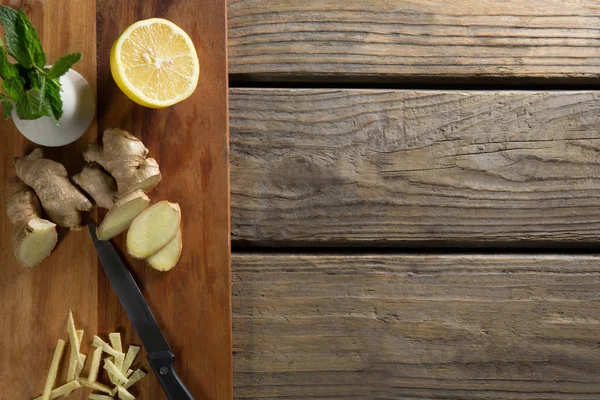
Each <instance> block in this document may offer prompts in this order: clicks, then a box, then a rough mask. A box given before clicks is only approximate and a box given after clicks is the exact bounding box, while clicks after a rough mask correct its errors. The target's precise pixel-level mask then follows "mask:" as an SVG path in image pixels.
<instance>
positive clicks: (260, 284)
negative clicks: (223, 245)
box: [233, 254, 600, 400]
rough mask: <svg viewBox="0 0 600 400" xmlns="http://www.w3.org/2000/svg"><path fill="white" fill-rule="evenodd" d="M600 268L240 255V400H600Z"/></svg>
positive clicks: (510, 259)
mask: <svg viewBox="0 0 600 400" xmlns="http://www.w3.org/2000/svg"><path fill="white" fill-rule="evenodd" d="M599 284H600V257H598V256H577V257H570V256H529V255H528V256H492V255H487V256H477V255H454V256H447V255H438V256H435V255H404V256H394V255H388V256H378V255H368V256H357V255H337V256H336V255H316V256H315V255H313V256H311V255H298V254H283V255H266V254H234V258H233V313H234V317H233V337H234V371H235V379H234V386H235V395H236V398H237V399H284V398H285V399H294V400H301V399H311V400H313V399H320V400H325V399H415V400H416V399H453V400H475V399H477V400H481V399H528V400H541V399H561V400H574V399H593V398H598V397H600V377H599V376H598V368H600V351H599V350H598V337H599V335H600V324H599V321H600V295H599V294H598V290H597V287H598V285H599Z"/></svg>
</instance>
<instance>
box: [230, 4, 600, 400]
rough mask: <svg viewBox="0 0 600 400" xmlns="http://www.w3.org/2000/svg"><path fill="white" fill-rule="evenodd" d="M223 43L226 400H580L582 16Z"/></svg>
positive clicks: (545, 8)
mask: <svg viewBox="0 0 600 400" xmlns="http://www.w3.org/2000/svg"><path fill="white" fill-rule="evenodd" d="M228 24H229V26H228V29H229V31H228V36H229V72H230V86H231V89H230V127H231V139H230V141H231V196H232V197H231V207H232V208H231V212H232V239H233V250H234V253H233V351H234V393H235V397H236V398H237V399H253V400H255V399H283V398H285V399H295V400H300V399H302V400H308V399H319V400H324V399H346V400H347V399H460V400H467V399H468V400H475V399H573V400H574V399H595V398H600V374H598V371H599V368H600V350H599V348H598V338H600V323H599V321H600V291H599V290H598V287H599V284H600V258H599V257H598V254H597V246H598V244H599V243H600V207H599V206H600V178H599V177H600V112H599V111H600V92H598V91H597V90H595V89H597V88H598V83H597V82H598V78H599V77H600V47H599V46H598V38H599V37H600V30H599V28H600V5H599V4H598V2H597V1H591V0H582V1H568V0H567V1H565V0H544V1H541V0H511V1H496V0H466V1H455V2H452V1H450V2H442V1H425V0H409V1H403V0H391V1H370V0H347V1H327V0H309V1H299V0H281V1H275V2H273V1H268V0H229V9H228ZM523 89H525V90H523ZM556 89H560V90H559V91H557V90H556ZM590 89H592V90H590Z"/></svg>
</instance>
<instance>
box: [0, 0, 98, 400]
mask: <svg viewBox="0 0 600 400" xmlns="http://www.w3.org/2000/svg"><path fill="white" fill-rule="evenodd" d="M2 3H3V4H6V3H7V2H5V1H2ZM11 3H14V2H11ZM23 4H24V7H25V8H23V10H24V11H25V12H27V14H28V15H29V17H30V19H31V21H32V23H33V24H34V26H35V27H36V28H37V30H38V33H39V35H40V38H41V40H42V44H43V46H44V50H45V51H46V54H47V56H48V62H49V63H53V62H54V61H56V60H57V59H58V57H60V56H63V55H65V54H67V53H71V52H76V51H78V52H82V53H83V55H84V56H83V60H82V61H81V62H79V63H78V64H76V66H75V70H77V71H78V72H79V73H81V74H82V75H83V76H84V77H85V78H86V80H87V81H88V82H89V83H90V85H91V86H92V88H93V90H94V91H95V90H96V41H95V38H96V2H95V1H85V2H81V1H78V0H65V1H62V0H61V1H60V6H57V5H56V2H55V1H50V0H44V1H36V2H31V3H27V5H26V6H25V3H23ZM2 36H3V35H2ZM0 124H1V126H2V128H1V130H2V146H0V200H1V201H0V203H1V204H2V211H1V212H2V217H1V218H0V232H1V233H0V254H1V255H2V256H1V262H0V266H1V267H0V360H1V361H0V399H1V400H11V399H33V398H34V397H36V396H38V395H40V394H41V393H42V391H43V388H44V381H45V377H46V374H47V373H48V368H49V367H50V362H51V360H52V353H53V351H54V347H55V346H56V340H57V339H58V338H59V337H62V338H63V339H66V329H67V316H68V310H69V309H71V310H73V312H74V314H75V317H76V321H75V322H76V324H77V328H78V329H85V331H86V336H85V339H84V340H86V341H87V340H90V341H91V337H90V336H89V333H90V332H93V331H94V330H95V329H96V326H97V318H98V314H97V301H96V299H97V296H98V293H97V268H98V265H97V261H96V253H95V251H94V249H93V246H92V244H91V242H90V239H89V235H88V234H87V232H86V231H80V232H70V233H68V238H66V237H65V236H67V232H66V230H61V231H60V233H59V238H60V242H59V244H58V245H57V247H56V249H55V251H54V252H53V253H52V255H51V256H50V258H49V259H48V260H46V262H44V264H43V265H40V266H38V267H37V268H36V269H35V270H33V271H32V270H27V269H25V268H24V267H22V266H20V265H19V264H18V263H17V261H16V259H15V258H14V256H13V250H12V244H11V232H12V225H11V223H10V221H9V220H8V218H6V214H5V211H4V204H5V202H6V200H7V199H8V197H9V196H10V195H11V194H12V190H13V187H12V186H11V183H12V182H14V181H13V178H14V175H15V170H14V166H13V164H12V159H13V158H14V157H16V156H22V155H24V154H26V153H27V152H28V151H30V150H31V149H32V148H33V144H32V143H31V142H29V141H28V140H26V139H25V138H24V137H23V136H21V134H20V133H19V132H18V131H17V129H16V128H15V126H14V123H13V122H12V121H4V120H2V121H1V122H0ZM95 138H96V124H95V123H93V124H92V126H91V127H90V129H89V130H88V132H87V133H86V134H85V135H84V137H83V139H81V140H79V141H77V142H75V143H73V144H71V145H69V146H66V147H62V148H60V149H50V148H44V152H45V153H44V154H45V155H46V156H48V157H50V158H52V159H54V160H57V161H60V162H62V163H64V164H65V166H66V167H67V169H68V171H69V172H70V173H76V172H77V171H78V170H79V169H80V168H81V166H82V165H83V158H82V157H73V154H81V152H82V151H83V149H84V148H85V146H86V143H89V142H91V141H93V140H95ZM70 398H71V399H81V400H83V399H86V398H87V396H85V395H84V393H78V394H74V395H72V396H71V397H70Z"/></svg>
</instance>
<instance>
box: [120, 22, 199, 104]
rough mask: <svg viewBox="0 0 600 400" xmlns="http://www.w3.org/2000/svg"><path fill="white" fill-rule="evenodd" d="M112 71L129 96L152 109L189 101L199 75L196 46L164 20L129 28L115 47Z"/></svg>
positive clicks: (134, 25)
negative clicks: (187, 99)
mask: <svg viewBox="0 0 600 400" xmlns="http://www.w3.org/2000/svg"><path fill="white" fill-rule="evenodd" d="M110 70H111V73H112V76H113V79H114V80H115V82H116V83H117V85H118V86H119V88H120V89H121V90H122V91H123V93H125V95H126V96H127V97H129V98H130V99H131V100H133V101H135V102H136V103H138V104H141V105H143V106H146V107H151V108H163V107H168V106H170V105H173V104H175V103H178V102H180V101H182V100H184V99H186V98H188V97H189V96H190V95H191V94H192V93H193V92H194V90H195V89H196V85H197V84H198V77H199V75H200V65H199V62H198V55H197V54H196V49H195V48H194V43H193V42H192V40H191V39H190V37H189V36H188V35H187V34H186V33H185V32H184V31H183V30H182V29H181V28H180V27H178V26H177V25H175V24H174V23H172V22H171V21H168V20H166V19H162V18H151V19H146V20H143V21H138V22H136V23H135V24H133V25H131V26H130V27H129V28H127V30H125V32H123V34H122V35H121V36H120V37H119V38H118V39H117V40H116V41H115V43H114V44H113V46H112V49H111V51H110Z"/></svg>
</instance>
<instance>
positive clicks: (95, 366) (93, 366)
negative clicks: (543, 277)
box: [87, 347, 103, 383]
mask: <svg viewBox="0 0 600 400" xmlns="http://www.w3.org/2000/svg"><path fill="white" fill-rule="evenodd" d="M102 351H103V350H102V347H98V348H97V349H96V350H94V352H93V353H92V361H91V362H90V373H89V374H88V378H87V379H88V382H90V383H93V382H96V379H98V371H99V370H100V361H101V359H102Z"/></svg>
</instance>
